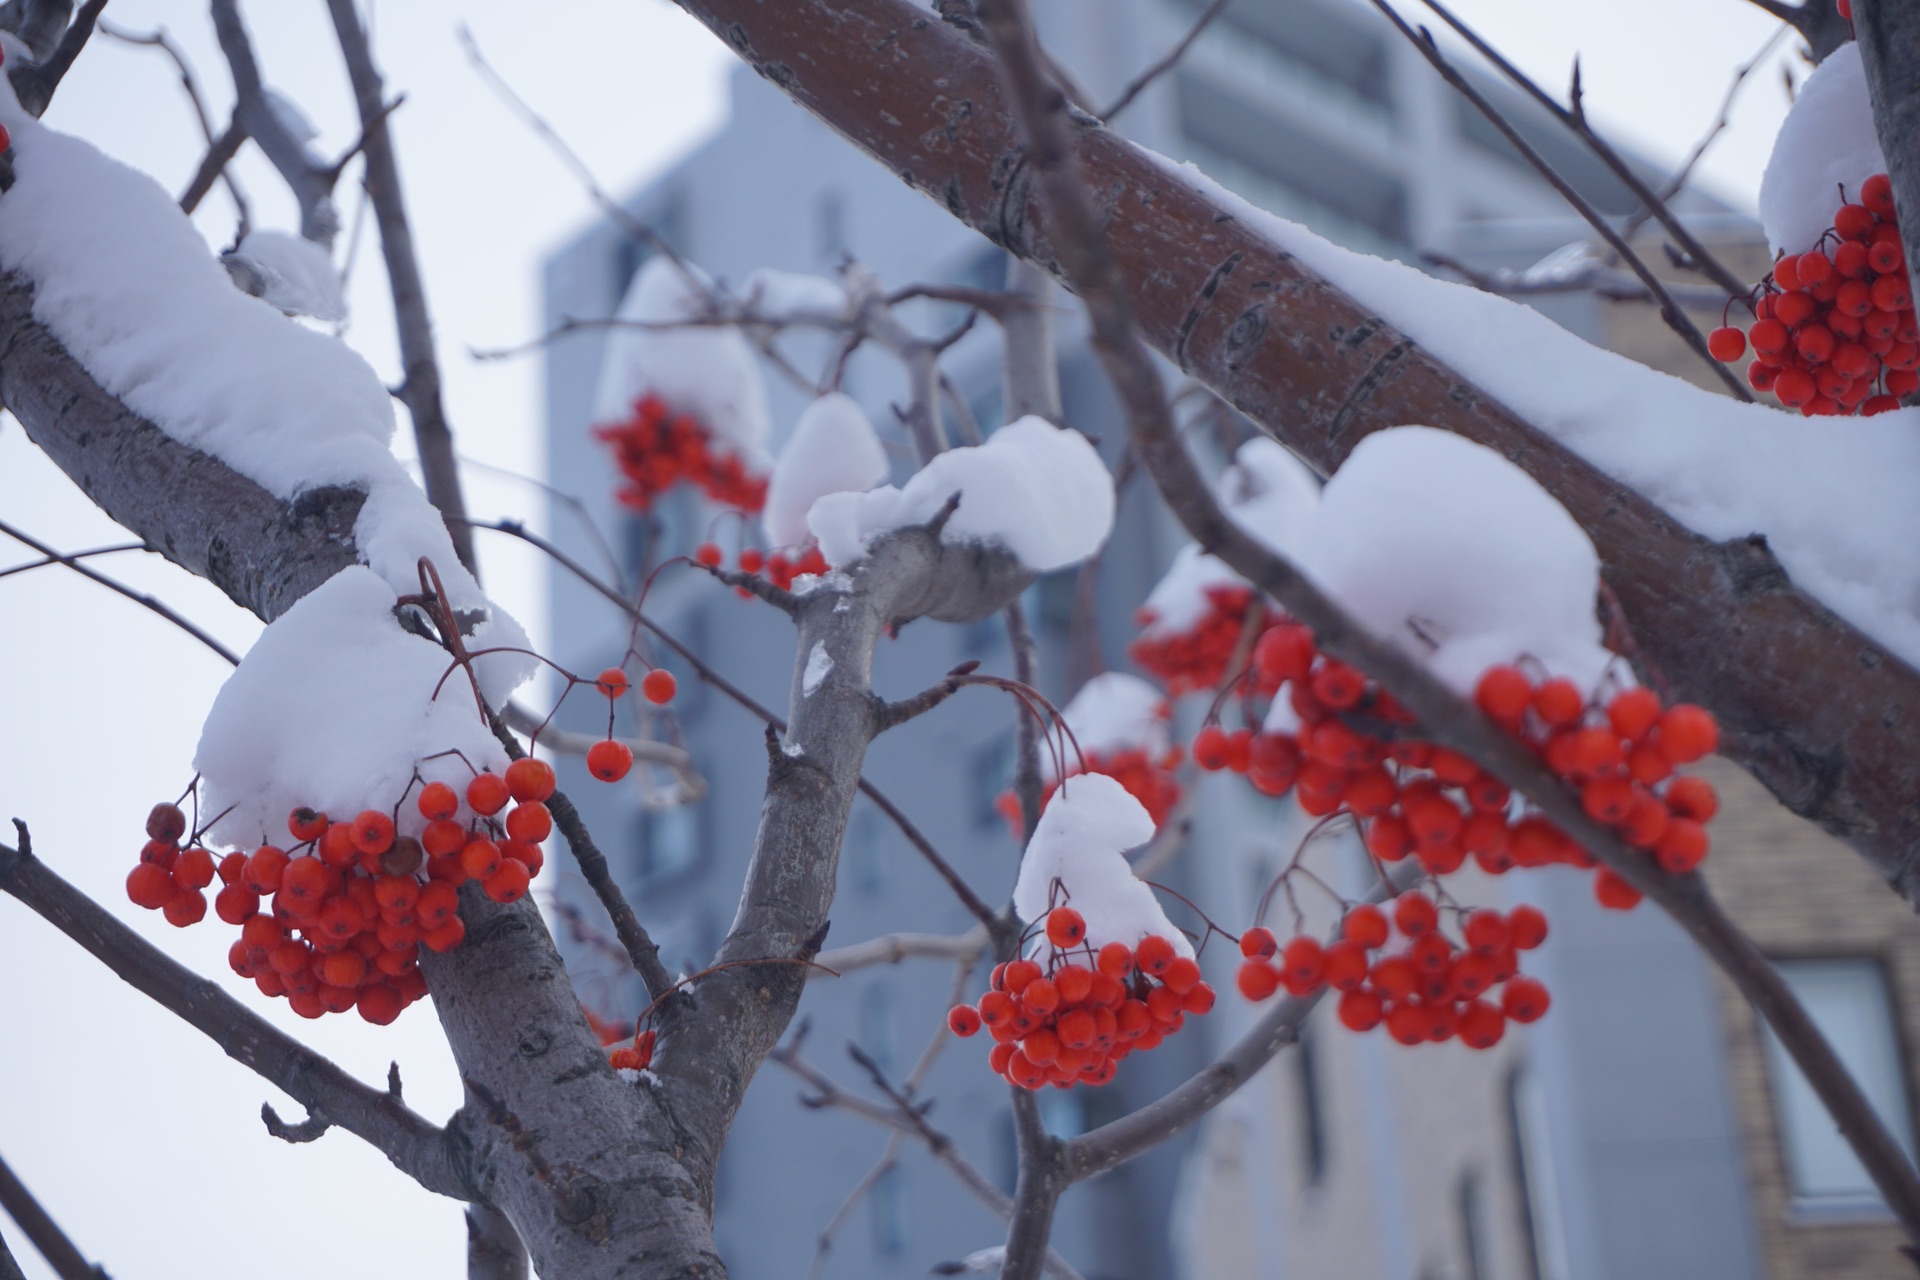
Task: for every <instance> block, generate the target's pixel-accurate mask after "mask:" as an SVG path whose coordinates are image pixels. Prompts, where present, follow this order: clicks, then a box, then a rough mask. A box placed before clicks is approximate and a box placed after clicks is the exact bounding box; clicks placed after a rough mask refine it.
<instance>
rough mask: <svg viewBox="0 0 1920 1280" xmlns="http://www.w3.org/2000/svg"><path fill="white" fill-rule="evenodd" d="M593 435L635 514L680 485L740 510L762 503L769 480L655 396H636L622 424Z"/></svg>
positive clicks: (621, 495) (624, 501)
mask: <svg viewBox="0 0 1920 1280" xmlns="http://www.w3.org/2000/svg"><path fill="white" fill-rule="evenodd" d="M593 434H594V438H595V439H597V440H601V441H603V442H605V443H606V444H607V445H609V446H611V448H612V449H613V456H614V461H615V462H617V463H618V464H619V467H620V474H621V475H622V476H623V477H624V478H625V483H624V484H622V485H621V486H620V491H619V498H620V502H621V504H622V505H624V506H628V507H632V508H634V509H635V510H636V511H648V510H651V509H652V507H653V504H654V501H655V500H656V499H658V498H659V496H660V495H661V494H663V493H665V492H666V491H667V490H669V489H671V488H673V486H674V485H676V484H679V483H680V482H681V481H686V482H687V483H689V484H692V485H694V486H696V487H697V488H698V489H699V490H700V491H701V492H702V493H704V494H706V495H707V496H708V497H709V498H711V499H713V500H714V501H715V502H718V503H722V504H724V505H726V506H730V507H738V508H739V509H740V510H742V511H758V510H760V508H761V507H763V506H765V505H766V501H767V480H768V477H767V476H765V475H756V474H754V473H752V472H749V471H748V470H747V465H746V463H745V462H743V461H742V460H741V458H740V456H739V455H738V454H736V453H734V452H733V451H732V450H730V449H728V448H727V447H726V446H725V445H724V444H722V443H719V442H716V441H715V440H714V438H713V435H712V433H710V432H709V431H708V430H707V428H706V427H705V426H704V425H703V424H702V423H701V422H700V420H699V419H697V418H694V417H691V416H689V415H687V414H684V413H679V414H677V413H673V412H671V411H670V410H668V408H667V406H666V404H665V402H664V401H662V400H661V399H660V397H658V396H655V395H644V396H641V397H640V398H639V399H637V400H635V401H634V402H633V412H632V413H630V414H629V415H628V416H627V417H626V419H625V420H623V421H621V422H612V423H607V424H605V425H603V426H598V427H595V428H594V429H593Z"/></svg>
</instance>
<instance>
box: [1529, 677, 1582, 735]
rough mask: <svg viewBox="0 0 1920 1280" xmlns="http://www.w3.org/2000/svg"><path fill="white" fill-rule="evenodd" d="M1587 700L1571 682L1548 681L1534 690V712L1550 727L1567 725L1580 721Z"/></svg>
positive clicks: (1561, 680)
mask: <svg viewBox="0 0 1920 1280" xmlns="http://www.w3.org/2000/svg"><path fill="white" fill-rule="evenodd" d="M1586 706H1587V699H1586V696H1585V695H1584V694H1582V693H1581V692H1580V686H1579V685H1576V684H1575V683H1574V682H1573V681H1571V680H1563V679H1554V680H1549V681H1547V682H1546V683H1545V684H1543V685H1541V686H1540V687H1539V688H1538V689H1536V690H1534V694H1533V709H1534V712H1535V713H1536V714H1537V715H1538V716H1539V717H1540V718H1541V719H1542V720H1545V721H1546V722H1547V723H1548V724H1550V725H1569V724H1573V723H1574V722H1576V721H1577V720H1579V719H1580V715H1581V713H1582V712H1583V711H1585V710H1586Z"/></svg>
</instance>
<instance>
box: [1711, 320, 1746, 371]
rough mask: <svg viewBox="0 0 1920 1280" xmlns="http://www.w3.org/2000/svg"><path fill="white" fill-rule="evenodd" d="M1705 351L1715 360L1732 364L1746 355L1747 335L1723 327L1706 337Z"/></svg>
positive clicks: (1731, 328)
mask: <svg viewBox="0 0 1920 1280" xmlns="http://www.w3.org/2000/svg"><path fill="white" fill-rule="evenodd" d="M1707 350H1708V351H1709V352H1711V353H1712V355H1713V358H1714V359H1715V360H1719V361H1722V362H1724V363H1729V364H1730V363H1732V362H1733V361H1735V360H1738V359H1739V358H1740V357H1741V356H1743V355H1745V354H1747V335H1746V334H1744V333H1742V332H1740V330H1738V329H1735V328H1733V327H1732V326H1730V325H1729V326H1723V327H1721V328H1718V329H1715V330H1714V331H1713V332H1712V333H1710V334H1708V335H1707Z"/></svg>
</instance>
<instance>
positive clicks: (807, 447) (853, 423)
mask: <svg viewBox="0 0 1920 1280" xmlns="http://www.w3.org/2000/svg"><path fill="white" fill-rule="evenodd" d="M886 478H887V453H886V450H885V449H883V448H881V447H880V437H879V436H877V435H876V434H874V430H873V424H872V423H870V422H868V421H867V415H866V413H865V411H864V410H862V409H861V408H860V405H859V402H858V401H856V400H854V399H853V397H851V396H848V395H843V394H841V393H840V392H838V391H830V392H828V393H827V394H826V395H823V396H821V397H820V398H819V399H817V400H815V401H814V402H813V403H812V404H810V405H808V406H807V407H806V409H805V410H804V411H803V412H802V413H801V414H800V420H799V421H798V422H796V423H795V424H794V427H793V435H792V436H791V437H790V438H789V439H788V440H787V445H786V448H784V449H782V450H781V451H780V460H779V461H778V462H777V463H775V464H774V468H773V479H772V480H771V481H770V482H769V483H768V485H767V506H766V510H765V511H763V512H762V513H761V515H760V521H761V523H762V524H763V525H765V526H766V531H767V544H768V545H769V546H774V547H797V546H799V545H800V544H802V543H804V542H805V541H807V539H808V537H809V534H808V531H807V511H808V509H809V508H810V507H812V506H813V504H814V503H815V502H816V501H818V500H819V499H821V498H824V497H826V496H827V495H828V494H830V493H848V492H852V493H865V492H866V491H867V490H869V489H871V488H873V487H874V486H875V485H877V484H880V483H882V482H884V481H885V480H886Z"/></svg>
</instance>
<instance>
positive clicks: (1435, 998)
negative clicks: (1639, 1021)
mask: <svg viewBox="0 0 1920 1280" xmlns="http://www.w3.org/2000/svg"><path fill="white" fill-rule="evenodd" d="M1441 910H1442V908H1441V907H1440V906H1439V905H1438V904H1436V903H1435V901H1434V900H1433V899H1432V898H1430V897H1428V896H1426V895H1425V894H1422V893H1417V892H1408V893H1403V894H1401V895H1400V897H1399V898H1397V899H1395V900H1394V902H1393V903H1392V905H1391V909H1390V911H1382V910H1381V909H1380V908H1379V907H1376V906H1373V905H1372V904H1371V903H1361V904H1360V905H1359V906H1356V907H1354V908H1352V909H1351V910H1349V911H1348V912H1347V913H1346V917H1345V919H1344V920H1343V921H1342V922H1341V925H1340V935H1341V936H1340V939H1339V941H1337V942H1334V943H1331V944H1329V945H1327V946H1322V945H1321V943H1320V941H1319V939H1317V938H1313V937H1310V936H1307V935H1304V934H1303V935H1301V936H1299V937H1295V938H1290V939H1288V940H1287V942H1286V944H1285V945H1284V946H1282V945H1280V944H1279V942H1278V941H1277V940H1276V939H1275V938H1274V936H1273V932H1272V931H1271V930H1269V929H1266V928H1264V927H1260V926H1256V927H1254V928H1251V929H1248V930H1247V931H1246V932H1245V933H1243V934H1242V935H1240V953H1241V955H1242V956H1244V957H1246V958H1245V959H1244V960H1243V961H1242V962H1241V965H1240V972H1239V975H1238V977H1237V979H1236V983H1237V985H1238V986H1239V988H1240V994H1241V995H1243V996H1245V997H1246V998H1247V999H1249V1000H1265V999H1267V998H1268V997H1269V996H1271V995H1273V994H1274V993H1275V992H1276V991H1279V990H1282V989H1284V990H1285V991H1286V992H1287V994H1289V995H1292V996H1298V997H1304V996H1311V995H1313V994H1315V993H1316V992H1319V991H1321V990H1323V989H1326V988H1331V989H1333V990H1335V991H1338V992H1339V993H1340V1001H1339V1009H1338V1012H1339V1017H1340V1022H1341V1024H1342V1025H1343V1026H1345V1027H1347V1028H1348V1029H1349V1030H1352V1031H1371V1030H1373V1029H1374V1028H1375V1027H1378V1026H1382V1025H1384V1026H1385V1027H1386V1029H1387V1034H1388V1035H1390V1036H1392V1037H1393V1038H1394V1039H1395V1040H1397V1041H1399V1042H1400V1043H1401V1044H1404V1045H1416V1044H1424V1043H1428V1042H1435V1043H1438V1042H1441V1041H1446V1040H1455V1039H1457V1040H1459V1041H1460V1042H1461V1043H1462V1044H1464V1045H1466V1046H1467V1047H1468V1048H1470V1049H1490V1048H1492V1047H1493V1046H1494V1045H1496V1044H1498V1043H1500V1039H1501V1037H1502V1036H1504V1035H1505V1034H1506V1030H1507V1023H1509V1022H1522V1023H1525V1022H1532V1021H1534V1020H1535V1019H1537V1018H1539V1017H1540V1016H1541V1015H1543V1014H1545V1013H1546V1011H1547V1005H1548V1004H1549V1003H1550V998H1549V996H1548V994H1547V989H1546V987H1545V985H1544V984H1542V983H1541V982H1539V981H1538V980H1537V979H1534V978H1529V977H1525V976H1523V975H1521V973H1520V961H1519V954H1520V952H1522V951H1530V950H1532V949H1533V948H1535V947H1537V946H1539V945H1540V944H1541V943H1542V942H1544V941H1546V937H1547V918H1546V916H1544V915H1542V914H1541V912H1540V910H1539V909H1538V908H1536V907H1530V906H1519V907H1515V908H1514V909H1513V910H1512V911H1509V912H1507V913H1506V914H1505V915H1502V914H1500V913H1499V912H1498V911H1492V910H1486V909H1482V910H1478V911H1463V910H1460V909H1458V908H1452V907H1449V908H1447V910H1449V911H1452V912H1454V914H1455V915H1456V916H1457V917H1458V925H1459V933H1460V938H1459V941H1457V942H1456V941H1455V940H1454V939H1453V938H1451V937H1449V936H1448V935H1447V933H1446V931H1445V930H1444V929H1443V928H1442V924H1441ZM1390 922H1391V923H1390ZM1394 933H1398V934H1399V936H1400V940H1401V945H1400V946H1398V947H1396V948H1393V949H1391V950H1389V949H1388V945H1387V944H1388V940H1389V938H1390V937H1391V936H1392V934H1394Z"/></svg>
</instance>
